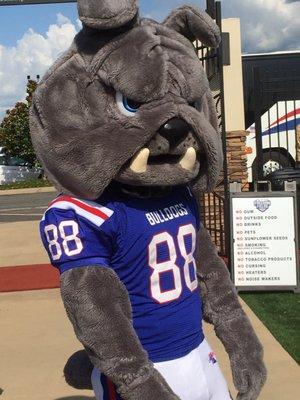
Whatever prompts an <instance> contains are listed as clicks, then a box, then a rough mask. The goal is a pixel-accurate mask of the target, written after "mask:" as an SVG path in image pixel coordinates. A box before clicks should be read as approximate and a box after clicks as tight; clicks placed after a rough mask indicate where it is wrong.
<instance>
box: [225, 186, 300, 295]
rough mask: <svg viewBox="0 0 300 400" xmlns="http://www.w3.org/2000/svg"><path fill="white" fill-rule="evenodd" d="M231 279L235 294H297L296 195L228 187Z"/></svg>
mask: <svg viewBox="0 0 300 400" xmlns="http://www.w3.org/2000/svg"><path fill="white" fill-rule="evenodd" d="M230 203H231V228H232V232H233V240H232V244H231V246H232V255H233V257H232V263H233V265H232V275H233V276H232V277H233V282H234V284H235V286H236V288H237V290H238V291H253V290H256V291H257V290H261V291H274V290H290V291H294V292H299V290H300V284H299V269H298V240H297V239H298V232H297V211H296V204H297V201H296V192H272V191H271V190H270V189H269V191H268V192H239V191H235V189H234V186H232V187H231V193H230Z"/></svg>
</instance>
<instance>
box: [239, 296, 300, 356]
mask: <svg viewBox="0 0 300 400" xmlns="http://www.w3.org/2000/svg"><path fill="white" fill-rule="evenodd" d="M240 296H241V298H242V299H243V300H244V301H245V302H246V303H247V304H248V306H249V307H250V308H251V309H252V310H253V312H254V313H255V314H256V315H257V316H258V318H259V319H260V320H261V321H262V322H263V323H264V324H265V326H266V327H267V328H268V329H269V331H270V332H271V333H272V334H273V336H274V337H275V338H276V339H277V340H278V342H279V343H280V344H281V345H282V347H283V348H284V349H285V350H286V351H287V352H288V353H289V354H290V355H291V356H292V357H293V358H294V359H295V360H296V361H297V362H298V364H299V363H300V294H293V293H251V294H250V293H247V294H240Z"/></svg>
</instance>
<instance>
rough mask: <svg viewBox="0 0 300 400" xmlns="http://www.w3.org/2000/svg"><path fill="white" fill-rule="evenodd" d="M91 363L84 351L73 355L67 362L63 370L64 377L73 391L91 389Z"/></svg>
mask: <svg viewBox="0 0 300 400" xmlns="http://www.w3.org/2000/svg"><path fill="white" fill-rule="evenodd" d="M93 368H94V366H93V364H92V363H91V361H90V359H89V357H88V355H87V353H86V352H85V350H80V351H77V352H76V353H74V354H73V355H72V356H71V357H70V358H69V359H68V361H67V363H66V365H65V368H64V376H65V380H66V382H67V383H68V385H70V386H72V387H74V388H75V389H91V390H92V389H93V388H92V383H91V375H92V371H93Z"/></svg>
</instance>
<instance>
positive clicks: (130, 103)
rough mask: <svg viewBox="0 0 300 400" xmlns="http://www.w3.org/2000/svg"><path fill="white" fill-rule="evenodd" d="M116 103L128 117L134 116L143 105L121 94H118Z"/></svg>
mask: <svg viewBox="0 0 300 400" xmlns="http://www.w3.org/2000/svg"><path fill="white" fill-rule="evenodd" d="M116 102H117V105H118V107H119V110H120V111H121V113H122V114H124V115H126V116H128V117H132V116H134V114H135V113H136V112H137V111H138V109H139V108H140V107H141V105H142V104H141V103H138V102H137V101H134V100H132V99H129V98H128V97H126V96H124V95H123V94H122V93H121V92H116Z"/></svg>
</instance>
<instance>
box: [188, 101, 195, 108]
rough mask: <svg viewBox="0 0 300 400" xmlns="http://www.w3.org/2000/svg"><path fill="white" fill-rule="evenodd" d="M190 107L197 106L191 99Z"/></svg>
mask: <svg viewBox="0 0 300 400" xmlns="http://www.w3.org/2000/svg"><path fill="white" fill-rule="evenodd" d="M189 106H190V107H193V108H196V107H197V102H196V101H192V102H191V103H189Z"/></svg>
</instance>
